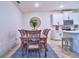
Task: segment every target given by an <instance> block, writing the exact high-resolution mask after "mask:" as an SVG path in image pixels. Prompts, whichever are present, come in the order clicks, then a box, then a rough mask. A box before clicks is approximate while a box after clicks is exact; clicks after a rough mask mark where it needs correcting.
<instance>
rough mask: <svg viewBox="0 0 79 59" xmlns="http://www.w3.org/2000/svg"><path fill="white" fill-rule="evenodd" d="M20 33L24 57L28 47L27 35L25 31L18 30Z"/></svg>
mask: <svg viewBox="0 0 79 59" xmlns="http://www.w3.org/2000/svg"><path fill="white" fill-rule="evenodd" d="M18 31H19V32H20V35H21V37H20V39H21V48H22V56H24V52H25V49H26V47H27V38H26V33H25V31H26V30H24V29H21V30H18Z"/></svg>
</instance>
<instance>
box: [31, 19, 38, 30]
mask: <svg viewBox="0 0 79 59" xmlns="http://www.w3.org/2000/svg"><path fill="white" fill-rule="evenodd" d="M30 25H31V27H32V28H34V29H35V27H36V26H37V21H36V20H34V19H31V21H30Z"/></svg>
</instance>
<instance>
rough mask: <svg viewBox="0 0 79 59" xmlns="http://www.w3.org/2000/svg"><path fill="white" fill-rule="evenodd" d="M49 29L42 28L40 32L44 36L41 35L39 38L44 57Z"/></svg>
mask: <svg viewBox="0 0 79 59" xmlns="http://www.w3.org/2000/svg"><path fill="white" fill-rule="evenodd" d="M49 31H50V29H44V30H43V33H42V34H43V35H44V36H45V37H43V36H42V37H41V38H40V43H41V46H43V47H44V49H45V57H47V53H46V51H48V49H47V38H48V32H49Z"/></svg>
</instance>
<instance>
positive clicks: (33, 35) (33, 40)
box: [26, 30, 41, 57]
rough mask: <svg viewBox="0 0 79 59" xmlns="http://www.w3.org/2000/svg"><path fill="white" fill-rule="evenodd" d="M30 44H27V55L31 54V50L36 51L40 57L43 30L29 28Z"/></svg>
mask: <svg viewBox="0 0 79 59" xmlns="http://www.w3.org/2000/svg"><path fill="white" fill-rule="evenodd" d="M26 32H27V37H28V44H27V55H28V56H29V52H30V51H36V52H38V54H39V57H40V42H39V41H40V34H41V30H28V31H26Z"/></svg>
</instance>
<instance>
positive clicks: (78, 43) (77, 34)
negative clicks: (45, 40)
mask: <svg viewBox="0 0 79 59" xmlns="http://www.w3.org/2000/svg"><path fill="white" fill-rule="evenodd" d="M63 33H67V34H71V37H72V43H71V50H72V51H73V52H76V53H79V30H72V31H66V30H65V31H63Z"/></svg>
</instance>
